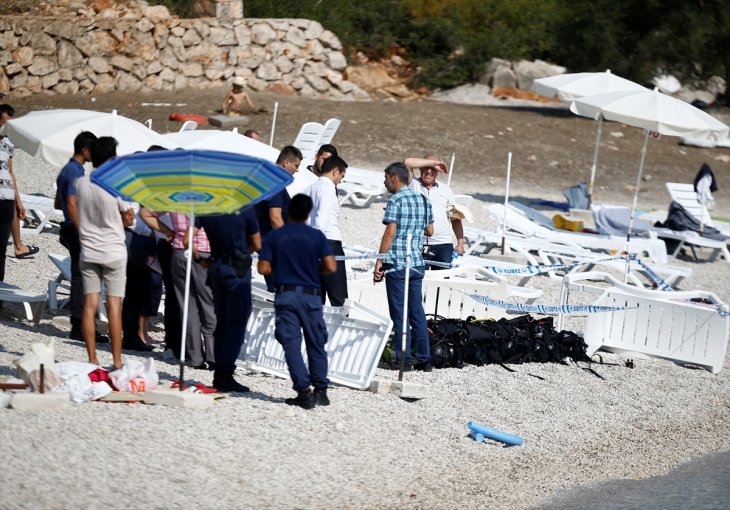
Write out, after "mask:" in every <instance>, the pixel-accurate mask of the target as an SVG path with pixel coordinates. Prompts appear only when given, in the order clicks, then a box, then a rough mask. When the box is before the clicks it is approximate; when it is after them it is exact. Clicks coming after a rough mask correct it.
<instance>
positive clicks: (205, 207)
mask: <svg viewBox="0 0 730 510" xmlns="http://www.w3.org/2000/svg"><path fill="white" fill-rule="evenodd" d="M91 180H92V181H94V182H95V183H96V184H98V185H99V186H101V187H102V188H104V189H106V190H107V191H108V192H109V193H111V194H112V195H114V196H120V197H122V198H124V199H127V200H133V201H135V202H139V203H140V204H142V205H144V206H145V207H147V208H149V209H152V210H153V211H168V212H182V213H190V214H195V215H198V216H199V215H206V214H216V213H218V214H221V213H230V212H233V211H236V210H238V209H240V208H241V207H243V206H245V205H248V204H250V203H253V202H258V201H260V200H266V199H267V198H270V197H271V196H272V195H274V194H275V193H278V192H279V191H281V190H282V189H283V188H284V187H285V186H286V185H287V184H289V183H290V182H291V181H292V176H291V175H290V174H289V173H288V172H287V171H286V170H284V169H282V168H280V167H278V166H276V165H275V164H273V163H271V162H269V161H266V160H263V159H258V158H254V157H251V156H245V155H243V154H234V153H230V152H218V151H205V150H173V151H153V152H142V153H138V154H132V155H129V156H122V157H119V158H115V159H113V160H111V161H108V162H107V163H105V164H104V165H102V166H101V167H99V168H98V169H97V170H95V171H94V172H93V173H92V174H91Z"/></svg>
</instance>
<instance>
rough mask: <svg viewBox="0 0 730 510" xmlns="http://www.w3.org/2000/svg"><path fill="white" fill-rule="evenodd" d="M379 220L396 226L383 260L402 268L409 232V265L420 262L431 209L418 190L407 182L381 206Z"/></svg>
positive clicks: (431, 219)
mask: <svg viewBox="0 0 730 510" xmlns="http://www.w3.org/2000/svg"><path fill="white" fill-rule="evenodd" d="M383 223H384V224H386V225H387V224H388V223H395V224H397V228H396V231H395V238H394V239H393V244H392V245H391V246H390V249H389V250H388V253H387V256H386V258H385V262H386V263H389V264H392V266H393V268H394V269H405V267H406V262H405V261H406V247H407V245H406V239H407V235H408V234H409V233H410V234H411V257H410V263H409V265H410V267H419V266H423V265H424V262H423V255H422V254H421V246H423V237H424V233H423V231H424V230H425V229H426V227H427V226H428V225H430V224H431V223H433V212H432V210H431V203H430V202H429V201H428V199H427V198H426V197H424V196H422V195H420V194H419V193H416V192H415V191H413V190H412V189H409V188H408V187H407V186H403V187H402V188H401V189H400V190H398V191H397V192H396V193H395V194H394V195H393V196H392V197H390V200H388V205H387V206H386V207H385V216H384V217H383Z"/></svg>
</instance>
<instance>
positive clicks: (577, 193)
mask: <svg viewBox="0 0 730 510" xmlns="http://www.w3.org/2000/svg"><path fill="white" fill-rule="evenodd" d="M563 196H565V199H566V200H567V201H568V205H569V206H570V208H571V209H588V185H587V184H586V183H585V182H581V183H580V184H577V185H575V186H571V187H570V188H565V189H564V190H563Z"/></svg>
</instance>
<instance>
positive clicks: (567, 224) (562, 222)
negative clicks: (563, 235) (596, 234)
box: [553, 214, 583, 232]
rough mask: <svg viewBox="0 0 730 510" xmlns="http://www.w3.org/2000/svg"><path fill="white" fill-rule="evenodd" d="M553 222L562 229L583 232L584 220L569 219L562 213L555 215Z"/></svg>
mask: <svg viewBox="0 0 730 510" xmlns="http://www.w3.org/2000/svg"><path fill="white" fill-rule="evenodd" d="M553 224H554V225H555V226H556V227H557V228H559V229H560V230H570V231H571V232H583V222H582V221H580V220H569V219H568V218H566V217H565V216H563V215H562V214H556V215H555V216H553Z"/></svg>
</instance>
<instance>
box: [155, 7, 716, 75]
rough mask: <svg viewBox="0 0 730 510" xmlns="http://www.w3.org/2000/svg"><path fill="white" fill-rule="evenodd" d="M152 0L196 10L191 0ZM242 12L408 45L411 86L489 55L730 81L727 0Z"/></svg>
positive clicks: (185, 11)
mask: <svg viewBox="0 0 730 510" xmlns="http://www.w3.org/2000/svg"><path fill="white" fill-rule="evenodd" d="M150 3H158V4H165V5H167V6H168V7H169V8H170V10H171V11H172V12H174V13H176V14H178V15H180V16H185V15H189V14H190V13H192V5H193V0H151V2H150ZM244 15H245V16H246V17H248V18H305V19H312V20H316V21H319V22H320V23H322V25H323V26H324V27H325V28H327V29H329V30H331V31H332V32H334V33H335V34H336V35H337V36H338V37H339V38H340V41H341V42H342V44H343V45H344V46H345V51H346V53H349V54H352V53H353V52H354V51H362V52H363V53H365V54H366V55H368V56H369V57H371V58H387V57H389V56H390V55H392V54H393V53H399V54H404V55H405V57H406V58H407V59H408V60H409V61H410V62H412V63H413V64H414V67H415V74H414V76H413V83H412V85H413V86H426V87H428V88H437V87H440V88H446V87H453V86H456V85H459V84H462V83H466V82H470V81H476V80H477V79H479V77H480V75H481V74H482V73H483V71H484V65H485V63H486V62H487V61H489V59H490V58H492V57H499V58H506V59H510V60H519V59H526V60H533V59H536V58H540V59H543V60H547V61H551V62H554V63H557V64H560V65H563V66H566V67H567V68H568V70H569V72H578V71H602V70H605V69H611V70H612V71H613V72H614V73H616V74H620V75H622V76H625V77H626V78H629V79H634V80H636V81H639V82H641V83H644V84H648V82H649V80H650V79H651V77H652V76H654V74H655V73H656V70H657V69H665V70H667V71H669V72H673V73H675V74H676V75H677V76H678V77H679V78H680V79H704V78H707V77H708V76H710V75H712V74H719V75H720V76H724V77H725V78H726V80H727V81H729V82H730V51H727V48H728V47H730V2H728V1H727V0H642V1H636V0H299V1H297V2H272V1H271V0H244Z"/></svg>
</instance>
